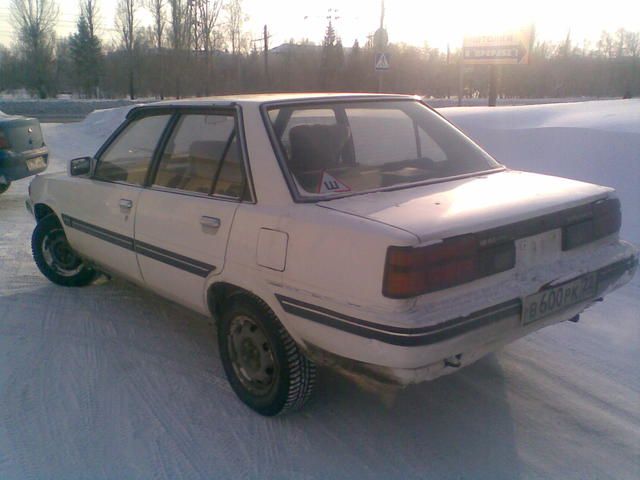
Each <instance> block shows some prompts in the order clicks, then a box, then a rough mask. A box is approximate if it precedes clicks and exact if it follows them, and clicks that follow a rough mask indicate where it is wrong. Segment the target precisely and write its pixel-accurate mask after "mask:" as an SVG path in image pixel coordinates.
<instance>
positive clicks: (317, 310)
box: [276, 256, 638, 347]
mask: <svg viewBox="0 0 640 480" xmlns="http://www.w3.org/2000/svg"><path fill="white" fill-rule="evenodd" d="M637 268H638V258H637V257H635V256H631V257H628V258H625V259H623V260H619V261H617V262H615V263H612V264H610V265H607V266H605V267H602V268H600V269H599V270H598V271H597V275H598V294H600V293H602V292H604V291H605V290H606V289H607V287H608V286H609V285H611V284H613V283H614V282H616V281H617V280H618V279H619V278H620V277H621V276H622V275H624V274H625V273H627V272H631V273H633V272H634V271H635V270H636V269H637ZM276 298H277V299H278V301H279V302H280V305H281V306H282V308H283V309H284V311H285V312H287V313H290V314H292V315H296V316H298V317H301V318H305V319H307V320H311V321H313V322H317V323H321V324H323V325H327V326H329V327H333V328H336V329H339V330H343V331H345V332H348V333H352V334H354V335H359V336H361V337H365V338H371V339H375V340H379V341H381V342H384V343H389V344H391V345H400V346H407V347H411V346H419V345H430V344H433V343H437V342H442V341H444V340H448V339H450V338H453V337H455V336H458V335H461V334H463V333H467V332H469V331H471V330H475V329H477V328H481V327H484V326H487V325H490V324H491V323H494V322H498V321H500V320H502V319H505V318H507V317H510V316H513V315H520V313H521V311H522V302H521V300H520V299H513V300H509V301H507V302H504V303H500V304H498V305H494V306H492V307H489V308H485V309H483V310H478V311H477V312H474V313H472V314H470V315H467V316H465V317H458V318H454V319H452V320H448V321H446V322H443V323H440V324H438V325H430V326H426V327H418V328H404V327H395V326H392V325H382V324H379V323H374V322H369V321H367V320H362V319H359V318H355V317H351V316H349V315H345V314H343V313H340V312H334V311H332V310H329V309H327V308H324V307H319V306H317V305H312V304H310V303H306V302H302V301H300V300H296V299H294V298H289V297H285V296H284V295H278V294H276Z"/></svg>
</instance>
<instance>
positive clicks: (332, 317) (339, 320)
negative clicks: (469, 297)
mask: <svg viewBox="0 0 640 480" xmlns="http://www.w3.org/2000/svg"><path fill="white" fill-rule="evenodd" d="M276 297H277V299H278V301H279V302H280V305H281V306H282V308H283V309H284V311H285V312H287V313H290V314H292V315H296V316H299V317H302V318H305V319H307V320H311V321H313V322H317V323H321V324H323V325H327V326H329V327H333V328H336V329H339V330H343V331H345V332H348V333H352V334H354V335H359V336H361V337H365V338H371V339H374V340H379V341H381V342H384V343H389V344H391V345H399V346H407V347H410V346H419V345H430V344H433V343H437V342H442V341H444V340H447V339H450V338H453V337H455V336H458V335H461V334H463V333H466V332H469V331H471V330H475V329H477V328H481V327H484V326H486V325H489V324H491V323H494V322H497V321H500V320H502V319H504V318H507V317H510V316H513V315H519V314H520V311H521V308H522V304H521V301H520V300H519V299H514V300H510V301H508V302H504V303H501V304H499V305H495V306H493V307H489V308H485V309H483V310H479V311H477V312H474V313H472V314H471V315H468V316H465V317H459V318H455V319H452V320H449V321H447V322H444V323H441V324H438V325H431V326H427V327H419V328H403V327H395V326H391V325H382V324H378V323H374V322H369V321H367V320H362V319H359V318H355V317H350V316H348V315H344V314H342V313H339V312H334V311H332V310H328V309H326V308H323V307H319V306H317V305H312V304H310V303H306V302H301V301H300V300H296V299H294V298H289V297H285V296H283V295H276Z"/></svg>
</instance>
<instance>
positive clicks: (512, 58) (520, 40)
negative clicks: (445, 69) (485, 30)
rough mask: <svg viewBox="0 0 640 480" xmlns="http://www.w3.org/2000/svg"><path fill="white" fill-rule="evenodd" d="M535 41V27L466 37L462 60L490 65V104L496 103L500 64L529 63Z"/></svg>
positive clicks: (471, 63) (491, 105) (474, 63)
mask: <svg viewBox="0 0 640 480" xmlns="http://www.w3.org/2000/svg"><path fill="white" fill-rule="evenodd" d="M532 41H533V27H531V28H526V29H523V30H520V31H516V32H508V33H504V34H501V35H478V36H473V37H465V38H464V42H463V45H462V62H463V63H464V64H465V65H489V68H490V72H489V106H490V107H493V106H495V104H496V98H497V90H498V87H497V80H498V70H497V69H498V68H499V66H500V65H527V64H528V63H529V52H530V50H531V43H532Z"/></svg>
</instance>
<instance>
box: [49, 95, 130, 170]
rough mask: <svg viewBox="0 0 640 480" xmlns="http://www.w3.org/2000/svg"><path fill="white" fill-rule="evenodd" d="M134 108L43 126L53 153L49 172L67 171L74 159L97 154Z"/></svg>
mask: <svg viewBox="0 0 640 480" xmlns="http://www.w3.org/2000/svg"><path fill="white" fill-rule="evenodd" d="M132 107H133V106H132V105H129V106H125V107H118V108H107V109H104V110H95V111H93V112H91V113H90V114H89V115H87V117H86V118H85V119H84V120H83V121H82V122H78V123H60V124H46V123H44V124H42V130H43V132H44V137H45V141H46V142H47V145H48V146H49V150H50V152H51V163H50V165H49V169H48V170H47V171H48V172H59V171H64V170H65V169H66V162H67V161H69V160H70V159H72V158H76V157H84V156H92V155H95V153H96V151H97V150H98V148H99V147H100V146H101V145H102V144H103V143H104V141H105V140H106V139H107V138H108V137H109V135H111V133H112V132H113V131H114V130H115V129H116V128H118V126H119V125H120V124H121V123H122V122H123V121H124V119H125V118H126V116H127V113H128V112H129V110H131V108H132Z"/></svg>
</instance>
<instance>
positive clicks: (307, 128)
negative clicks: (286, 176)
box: [289, 125, 349, 172]
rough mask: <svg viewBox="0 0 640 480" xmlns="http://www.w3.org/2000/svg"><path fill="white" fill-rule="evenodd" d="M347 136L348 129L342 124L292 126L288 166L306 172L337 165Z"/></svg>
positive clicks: (295, 170)
mask: <svg viewBox="0 0 640 480" xmlns="http://www.w3.org/2000/svg"><path fill="white" fill-rule="evenodd" d="M348 138H349V129H348V128H347V127H346V126H343V125H298V126H295V127H293V128H292V129H291V130H290V131H289V143H290V145H291V158H290V159H289V168H290V169H291V170H293V171H294V172H308V171H313V170H325V169H327V168H332V167H335V166H337V165H338V163H339V162H340V154H341V153H342V150H343V148H344V145H345V143H346V141H347V140H348Z"/></svg>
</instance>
